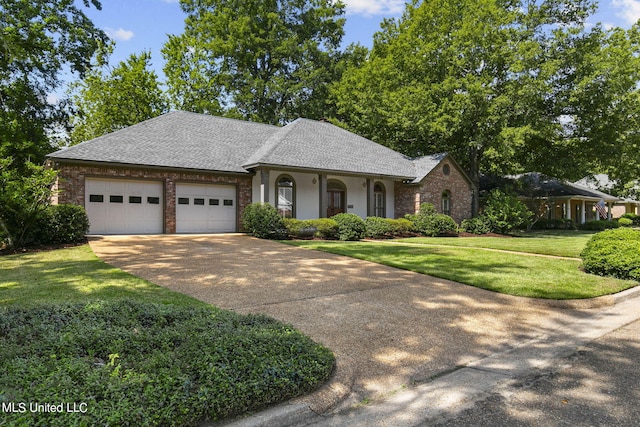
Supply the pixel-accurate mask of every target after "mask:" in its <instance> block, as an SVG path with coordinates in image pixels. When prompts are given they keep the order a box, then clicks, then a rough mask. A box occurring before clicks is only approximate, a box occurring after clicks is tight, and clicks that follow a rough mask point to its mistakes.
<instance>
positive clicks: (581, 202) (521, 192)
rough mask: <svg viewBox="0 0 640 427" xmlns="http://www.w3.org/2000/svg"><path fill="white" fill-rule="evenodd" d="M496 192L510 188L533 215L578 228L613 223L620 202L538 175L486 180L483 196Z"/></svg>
mask: <svg viewBox="0 0 640 427" xmlns="http://www.w3.org/2000/svg"><path fill="white" fill-rule="evenodd" d="M493 188H503V189H504V188H508V189H511V190H513V191H515V192H516V194H518V198H519V199H520V200H522V201H523V202H524V203H525V204H526V205H527V206H528V207H529V208H530V209H531V210H532V211H533V212H535V213H537V214H538V215H541V216H542V217H545V218H547V219H571V220H573V221H574V222H576V223H578V224H584V223H585V222H587V221H591V220H596V219H605V218H606V219H609V220H610V219H611V218H612V208H613V205H614V204H616V203H618V202H619V199H618V198H617V197H615V196H612V195H610V194H607V193H604V192H602V191H599V190H595V189H591V188H588V187H585V186H583V185H580V184H576V183H570V182H568V181H564V180H561V179H557V178H554V177H550V176H547V175H544V174H541V173H538V172H529V173H524V174H520V175H511V176H506V177H495V176H484V177H482V178H481V181H480V194H481V196H482V195H483V194H486V193H487V192H488V191H490V190H492V189H493Z"/></svg>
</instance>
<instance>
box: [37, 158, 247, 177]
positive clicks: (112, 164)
mask: <svg viewBox="0 0 640 427" xmlns="http://www.w3.org/2000/svg"><path fill="white" fill-rule="evenodd" d="M46 160H51V161H54V162H58V163H72V164H79V165H88V166H99V167H117V168H135V169H149V170H154V169H155V170H172V171H189V172H197V173H214V174H220V175H240V176H250V175H253V173H252V172H251V171H248V170H245V171H229V170H215V169H199V168H187V167H179V166H162V165H142V164H140V163H124V162H103V161H98V160H84V159H69V158H65V157H52V156H47V157H46Z"/></svg>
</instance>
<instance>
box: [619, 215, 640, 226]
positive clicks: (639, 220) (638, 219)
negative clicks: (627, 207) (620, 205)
mask: <svg viewBox="0 0 640 427" xmlns="http://www.w3.org/2000/svg"><path fill="white" fill-rule="evenodd" d="M620 218H627V219H630V220H631V221H632V222H633V225H640V215H636V214H634V213H626V214H624V215H622V216H621V217H620Z"/></svg>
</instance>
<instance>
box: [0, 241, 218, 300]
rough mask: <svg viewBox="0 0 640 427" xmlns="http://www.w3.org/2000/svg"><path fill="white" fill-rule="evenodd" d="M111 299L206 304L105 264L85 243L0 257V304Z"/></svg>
mask: <svg viewBox="0 0 640 427" xmlns="http://www.w3.org/2000/svg"><path fill="white" fill-rule="evenodd" d="M115 298H134V299H136V300H138V301H144V302H155V303H162V304H168V303H170V304H175V305H182V306H184V305H192V306H207V304H205V303H203V302H201V301H199V300H197V299H195V298H192V297H189V296H186V295H183V294H180V293H178V292H174V291H171V290H169V289H167V288H163V287H161V286H158V285H155V284H153V283H151V282H148V281H146V280H143V279H140V278H138V277H135V276H133V275H131V274H129V273H126V272H124V271H122V270H120V269H118V268H115V267H112V266H110V265H108V264H106V263H104V262H103V261H102V260H100V259H98V257H96V256H95V255H94V253H93V251H92V250H91V248H90V247H89V245H83V246H77V247H74V248H66V249H59V250H52V251H43V252H31V253H26V254H18V255H7V256H3V257H0V306H7V305H13V304H20V305H22V306H27V305H37V304H42V303H59V302H83V301H87V300H94V299H101V300H112V299H115Z"/></svg>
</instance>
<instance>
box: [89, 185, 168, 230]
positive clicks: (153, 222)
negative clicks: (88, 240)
mask: <svg viewBox="0 0 640 427" xmlns="http://www.w3.org/2000/svg"><path fill="white" fill-rule="evenodd" d="M163 199H164V197H163V185H162V182H157V181H139V180H135V181H134V180H122V179H102V178H86V179H85V200H84V206H85V208H86V210H87V216H88V217H89V222H90V223H91V228H90V229H89V233H90V234H158V233H162V232H163V228H164V227H163V213H164V208H163V206H164V203H163Z"/></svg>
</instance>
